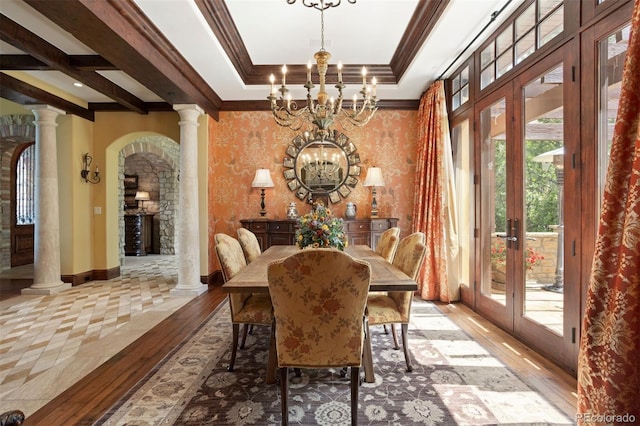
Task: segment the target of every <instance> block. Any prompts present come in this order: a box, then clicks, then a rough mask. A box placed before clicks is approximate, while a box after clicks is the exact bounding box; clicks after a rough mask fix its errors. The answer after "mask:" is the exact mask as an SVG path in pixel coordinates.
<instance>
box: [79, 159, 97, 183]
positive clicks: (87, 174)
mask: <svg viewBox="0 0 640 426" xmlns="http://www.w3.org/2000/svg"><path fill="white" fill-rule="evenodd" d="M92 162H93V157H92V156H90V155H89V154H83V155H82V170H81V171H80V176H82V180H84V181H85V182H87V183H98V182H100V174H99V172H98V167H97V166H96V170H95V171H94V172H93V175H92V174H91V171H90V170H89V166H91V163H92Z"/></svg>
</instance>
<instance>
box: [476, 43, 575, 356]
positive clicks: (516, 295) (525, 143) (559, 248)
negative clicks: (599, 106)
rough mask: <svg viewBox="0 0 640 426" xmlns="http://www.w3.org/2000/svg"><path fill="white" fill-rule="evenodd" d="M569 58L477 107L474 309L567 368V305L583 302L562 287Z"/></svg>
mask: <svg viewBox="0 0 640 426" xmlns="http://www.w3.org/2000/svg"><path fill="white" fill-rule="evenodd" d="M564 60H565V58H563V56H562V55H561V52H558V54H556V55H552V56H550V57H549V58H547V59H545V60H543V61H541V62H540V63H538V64H536V65H535V66H533V67H531V68H530V69H528V70H527V71H525V72H523V73H522V74H521V75H520V76H518V77H516V78H515V79H514V80H512V81H511V82H510V83H508V84H506V85H505V86H503V87H502V88H500V89H498V90H496V91H495V92H494V93H492V94H491V95H490V96H488V97H486V98H485V99H483V100H482V101H480V102H478V103H477V104H476V112H475V122H476V134H475V137H476V141H478V144H477V145H476V147H477V151H476V152H477V158H476V166H477V167H476V170H478V171H479V179H478V183H479V188H478V189H479V195H480V196H479V204H478V210H479V218H478V220H479V227H478V238H479V247H480V250H479V253H480V256H479V257H480V259H479V265H480V266H479V270H480V273H479V282H477V283H476V286H475V300H476V309H477V310H478V311H480V312H482V313H483V314H484V315H486V316H488V317H490V318H491V319H492V320H493V321H494V322H496V323H498V324H499V325H500V326H501V327H503V328H505V329H507V330H509V331H511V332H513V333H514V334H516V335H517V336H519V337H521V338H522V339H523V340H525V341H527V342H528V343H529V344H531V346H533V347H535V348H536V349H538V350H539V351H541V352H542V353H544V354H546V355H548V356H549V357H550V358H553V359H554V360H555V361H557V362H558V363H561V364H563V365H567V366H569V367H571V366H572V364H573V362H572V361H571V358H572V357H573V351H574V348H575V336H569V335H568V334H571V333H572V328H571V327H569V325H572V326H573V324H574V321H575V318H571V321H570V322H568V321H566V320H567V318H566V315H565V313H566V311H567V302H569V303H577V304H579V302H577V301H578V299H577V298H576V299H574V301H573V302H572V301H571V299H570V298H569V297H568V295H571V294H573V293H574V292H575V291H576V290H575V289H574V287H575V286H576V284H577V283H573V282H571V283H567V282H565V278H566V277H565V262H564V257H565V251H566V247H567V244H566V242H565V240H566V237H565V226H566V224H565V211H566V209H565V205H566V199H565V196H564V193H565V178H564V174H565V167H566V165H567V164H571V163H570V162H568V158H567V155H566V153H565V135H564V127H565V126H564V124H565V120H566V108H565V107H564V97H565V94H566V93H570V89H569V88H568V87H565V86H566V84H565V81H566V79H567V76H570V75H571V74H570V68H569V70H568V69H567V65H566V64H565V63H564ZM571 158H573V156H572V157H571ZM578 212H579V210H578ZM578 212H573V213H572V214H573V215H574V216H573V217H574V218H575V214H579V213H578ZM573 225H575V226H577V227H579V220H578V221H576V222H575V223H574V224H571V226H573ZM568 311H569V312H573V311H574V309H573V308H570V309H568ZM571 316H572V317H573V315H571Z"/></svg>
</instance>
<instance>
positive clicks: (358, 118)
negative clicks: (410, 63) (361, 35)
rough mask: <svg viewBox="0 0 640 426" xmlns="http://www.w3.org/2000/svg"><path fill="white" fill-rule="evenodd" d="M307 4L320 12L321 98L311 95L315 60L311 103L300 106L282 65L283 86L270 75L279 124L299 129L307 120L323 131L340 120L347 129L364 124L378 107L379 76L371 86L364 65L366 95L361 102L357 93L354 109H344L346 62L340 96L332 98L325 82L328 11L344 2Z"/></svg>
mask: <svg viewBox="0 0 640 426" xmlns="http://www.w3.org/2000/svg"><path fill="white" fill-rule="evenodd" d="M348 1H349V3H352V4H353V3H355V2H356V0H348ZM295 2H296V0H287V3H289V4H293V3H295ZM302 3H303V4H304V5H305V6H306V7H313V8H314V9H317V10H319V11H320V43H321V47H320V50H319V51H318V52H316V53H315V55H313V57H314V59H315V60H316V67H317V69H318V74H319V76H320V89H319V91H318V95H317V99H316V100H313V98H312V97H311V89H313V88H314V87H315V86H314V84H313V82H312V81H311V69H312V68H313V64H312V62H311V61H309V63H308V64H307V82H306V84H305V85H304V87H305V88H306V89H307V105H306V106H305V107H304V108H300V109H298V105H297V103H296V101H294V100H292V99H291V95H290V94H288V92H289V89H287V84H286V81H287V66H286V65H283V66H282V85H281V86H280V88H279V89H276V83H275V81H276V78H275V76H274V75H273V74H271V76H270V77H269V80H270V82H271V93H270V94H269V96H268V98H267V99H269V101H270V102H271V112H272V113H273V116H274V119H275V121H276V123H277V124H278V125H280V126H283V127H290V128H291V129H292V130H298V129H300V127H302V125H303V124H304V123H311V124H314V125H315V126H317V127H318V129H319V130H320V131H321V132H324V131H326V130H327V129H328V128H329V126H331V125H332V124H333V122H334V120H335V121H338V122H339V123H340V125H341V126H342V127H343V128H344V129H347V128H353V127H355V126H357V127H362V126H364V125H366V124H367V123H368V122H369V120H371V118H372V117H373V115H374V114H375V112H376V111H377V109H378V108H377V106H376V78H375V77H373V78H372V79H371V85H367V69H366V68H365V67H362V89H361V90H360V94H361V95H362V99H361V102H360V103H358V95H357V94H355V95H353V103H352V104H351V108H343V94H342V90H343V89H344V88H345V87H346V86H345V85H344V83H343V81H342V63H341V62H338V65H337V72H338V83H337V84H336V85H335V88H336V89H338V98H337V99H334V98H333V97H329V95H328V93H327V92H326V88H325V82H326V75H327V69H328V65H329V59H331V54H330V53H329V52H327V51H326V50H325V48H324V11H325V10H326V9H328V8H330V7H336V6H338V5H340V1H325V0H319V1H318V2H314V1H309V0H303V2H302ZM276 92H280V102H279V103H278V99H277V97H276Z"/></svg>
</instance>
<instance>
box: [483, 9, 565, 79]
mask: <svg viewBox="0 0 640 426" xmlns="http://www.w3.org/2000/svg"><path fill="white" fill-rule="evenodd" d="M563 30H564V4H563V0H534V1H533V2H532V3H531V4H530V5H529V6H528V7H527V8H526V9H524V11H522V13H520V14H519V15H518V16H516V17H515V19H514V20H513V22H511V23H509V24H508V25H507V27H506V28H505V29H504V30H503V31H502V32H500V33H499V34H498V35H497V36H496V37H494V38H492V39H490V41H489V44H487V46H486V47H485V48H484V49H483V50H482V52H481V53H480V70H481V71H480V90H482V89H484V88H485V87H487V86H488V85H490V84H491V83H493V82H494V81H496V80H497V79H499V78H500V77H502V76H503V75H504V74H506V73H507V72H509V71H510V70H512V69H513V67H514V66H516V65H518V64H519V63H521V62H522V61H524V60H525V59H526V58H527V57H529V56H531V55H532V54H533V53H534V52H535V51H536V50H537V49H539V48H541V47H542V46H544V45H545V44H546V43H548V42H549V41H550V40H552V39H553V38H555V37H556V36H557V35H559V34H561V33H562V31H563Z"/></svg>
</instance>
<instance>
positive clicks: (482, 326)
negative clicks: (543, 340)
mask: <svg viewBox="0 0 640 426" xmlns="http://www.w3.org/2000/svg"><path fill="white" fill-rule="evenodd" d="M436 305H437V306H438V307H439V308H440V309H441V310H442V311H443V312H444V313H445V314H446V315H447V316H448V317H449V318H450V319H451V320H452V321H453V322H455V323H456V324H457V325H458V327H460V328H461V329H463V330H464V331H466V332H467V333H468V334H469V335H470V336H471V337H472V338H473V339H474V340H476V341H477V342H478V343H480V344H481V345H482V346H484V348H485V349H486V350H487V351H489V352H490V353H491V354H492V355H493V356H495V357H496V358H498V359H499V360H500V361H501V362H502V363H504V364H505V365H506V366H507V367H509V368H511V369H512V370H513V371H515V372H517V373H518V374H519V375H520V376H521V377H523V378H526V379H527V381H529V382H531V383H533V384H534V385H535V387H536V389H537V390H538V391H539V392H540V393H541V394H543V395H544V396H545V397H546V398H548V399H549V400H550V401H551V402H553V403H554V404H555V405H557V406H558V408H559V409H560V410H562V411H563V412H564V413H566V414H567V415H568V416H569V417H571V418H575V413H576V404H577V402H578V398H577V397H578V395H577V382H576V379H575V377H573V376H572V375H571V374H569V373H568V372H567V371H565V370H563V369H562V368H561V367H559V366H558V365H556V364H554V363H553V362H551V361H549V360H548V359H546V358H545V357H544V356H542V355H540V354H539V353H537V352H535V351H534V350H533V349H531V348H530V347H528V346H527V345H525V344H524V343H523V342H521V341H520V340H518V339H516V338H515V337H513V336H512V335H510V334H509V333H507V332H506V331H504V330H502V329H501V328H499V327H498V326H496V325H495V324H493V323H491V322H490V321H489V320H487V319H486V318H484V317H482V316H480V314H478V313H476V312H473V310H471V309H470V308H468V307H467V306H465V305H463V304H462V303H454V304H446V303H436Z"/></svg>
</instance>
